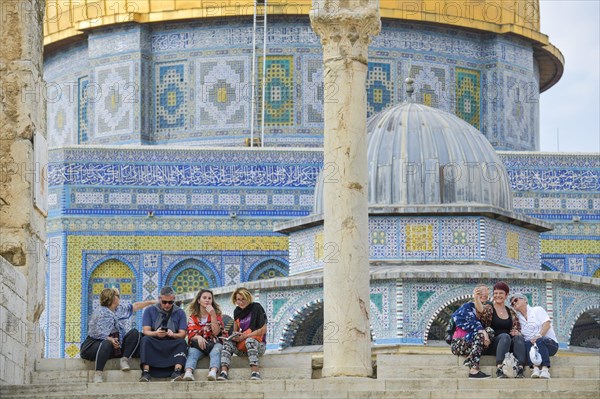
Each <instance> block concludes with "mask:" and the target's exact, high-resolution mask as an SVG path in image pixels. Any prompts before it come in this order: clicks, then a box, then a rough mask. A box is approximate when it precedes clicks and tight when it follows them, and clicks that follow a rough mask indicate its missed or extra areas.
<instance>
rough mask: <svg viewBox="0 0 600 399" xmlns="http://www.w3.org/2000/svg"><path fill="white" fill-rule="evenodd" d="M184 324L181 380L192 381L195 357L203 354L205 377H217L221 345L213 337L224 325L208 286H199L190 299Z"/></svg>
mask: <svg viewBox="0 0 600 399" xmlns="http://www.w3.org/2000/svg"><path fill="white" fill-rule="evenodd" d="M188 310H189V315H190V316H189V318H188V325H187V334H188V343H189V345H190V347H189V349H188V357H187V360H186V362H185V375H184V377H183V380H184V381H194V369H195V368H196V364H197V363H198V360H200V359H202V358H203V357H204V356H209V358H210V370H209V372H208V380H209V381H215V380H216V379H217V370H218V369H219V364H220V362H221V349H222V348H223V345H222V344H221V343H220V342H219V340H218V339H217V337H218V336H220V335H222V334H226V333H225V325H224V324H223V318H222V317H221V308H220V307H219V305H218V304H217V303H216V302H215V300H214V297H213V293H212V291H211V290H207V289H203V290H200V292H198V294H196V297H195V298H194V300H193V301H192V302H191V303H190V305H189V307H188Z"/></svg>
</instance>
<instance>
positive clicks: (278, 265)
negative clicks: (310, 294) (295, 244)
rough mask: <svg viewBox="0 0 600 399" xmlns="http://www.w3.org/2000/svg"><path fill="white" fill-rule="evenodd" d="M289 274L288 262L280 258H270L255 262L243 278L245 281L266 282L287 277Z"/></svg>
mask: <svg viewBox="0 0 600 399" xmlns="http://www.w3.org/2000/svg"><path fill="white" fill-rule="evenodd" d="M289 272H290V267H289V264H288V262H287V261H286V260H285V259H282V258H271V259H266V260H264V259H263V260H260V261H258V262H255V263H254V264H253V265H252V266H250V268H249V269H248V272H247V274H246V276H245V281H255V280H267V279H271V278H275V277H287V276H288V275H289Z"/></svg>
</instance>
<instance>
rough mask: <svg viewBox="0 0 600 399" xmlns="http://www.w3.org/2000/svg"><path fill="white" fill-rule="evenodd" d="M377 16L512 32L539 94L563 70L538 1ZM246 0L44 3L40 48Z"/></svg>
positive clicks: (389, 1)
mask: <svg viewBox="0 0 600 399" xmlns="http://www.w3.org/2000/svg"><path fill="white" fill-rule="evenodd" d="M267 3H268V7H269V10H268V12H269V14H270V15H308V12H309V10H310V8H311V6H312V0H294V1H293V2H289V1H286V0H269V1H267ZM380 8H381V11H380V13H381V17H382V18H391V19H398V20H404V21H415V22H428V23H434V24H442V25H449V26H456V27H461V28H468V29H475V30H479V31H486V32H492V33H497V34H514V35H517V36H520V37H524V38H527V39H529V40H532V41H533V42H534V43H535V53H534V56H535V58H536V60H537V61H538V64H539V66H540V90H541V91H544V90H546V89H548V88H550V87H551V86H552V85H554V83H556V82H557V81H558V80H559V79H560V77H561V76H562V72H563V65H564V58H563V56H562V54H561V53H560V51H559V50H558V49H557V48H556V47H554V46H553V45H552V44H550V42H549V41H548V36H546V35H544V34H542V33H540V19H539V0H451V1H444V0H380ZM253 13H254V1H250V0H210V1H207V0H47V1H46V17H45V19H44V45H49V44H53V43H58V42H60V41H62V40H65V39H69V38H75V37H76V36H79V35H82V34H84V32H85V30H87V29H93V28H97V27H101V26H108V25H115V24H121V23H127V22H137V23H152V22H164V21H176V20H186V19H187V20H189V19H198V18H212V17H239V16H243V15H253Z"/></svg>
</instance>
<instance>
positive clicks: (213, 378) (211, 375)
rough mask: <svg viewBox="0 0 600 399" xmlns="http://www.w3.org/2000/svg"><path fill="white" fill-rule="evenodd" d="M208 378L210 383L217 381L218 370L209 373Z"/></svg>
mask: <svg viewBox="0 0 600 399" xmlns="http://www.w3.org/2000/svg"><path fill="white" fill-rule="evenodd" d="M207 378H208V380H209V381H216V380H217V370H210V371H209V372H208V377H207Z"/></svg>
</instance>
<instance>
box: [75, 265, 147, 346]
mask: <svg viewBox="0 0 600 399" xmlns="http://www.w3.org/2000/svg"><path fill="white" fill-rule="evenodd" d="M105 288H117V289H118V290H119V293H120V297H121V304H123V305H126V304H129V303H133V302H135V301H136V293H137V285H136V281H135V276H134V274H133V271H132V270H131V269H130V268H129V266H127V264H125V263H124V262H122V261H120V260H118V259H114V258H112V259H107V260H106V261H104V262H102V263H100V265H98V267H96V268H95V269H94V271H93V272H92V274H91V275H90V279H89V282H88V308H87V317H88V320H89V317H90V316H91V314H92V312H93V311H94V309H95V308H97V307H98V306H100V293H101V292H102V290H103V289H105ZM86 321H87V320H86ZM126 322H127V323H129V322H130V320H128V321H126ZM85 329H86V335H87V322H86V323H85Z"/></svg>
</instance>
